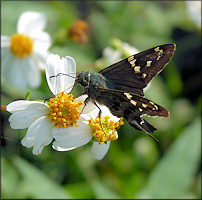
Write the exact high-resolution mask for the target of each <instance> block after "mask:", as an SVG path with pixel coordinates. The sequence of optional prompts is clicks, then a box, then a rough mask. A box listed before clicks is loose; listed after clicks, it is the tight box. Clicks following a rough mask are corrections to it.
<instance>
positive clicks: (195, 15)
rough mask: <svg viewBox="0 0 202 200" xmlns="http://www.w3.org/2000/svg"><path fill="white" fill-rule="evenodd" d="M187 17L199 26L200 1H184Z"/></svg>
mask: <svg viewBox="0 0 202 200" xmlns="http://www.w3.org/2000/svg"><path fill="white" fill-rule="evenodd" d="M186 5H187V11H188V14H189V17H190V19H191V20H193V22H194V23H195V24H196V25H197V26H198V27H200V28H201V1H186Z"/></svg>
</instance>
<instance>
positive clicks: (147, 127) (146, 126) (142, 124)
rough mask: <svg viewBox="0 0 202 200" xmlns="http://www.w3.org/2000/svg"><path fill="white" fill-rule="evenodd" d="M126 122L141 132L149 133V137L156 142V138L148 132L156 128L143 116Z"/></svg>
mask: <svg viewBox="0 0 202 200" xmlns="http://www.w3.org/2000/svg"><path fill="white" fill-rule="evenodd" d="M128 122H129V124H130V125H131V126H133V127H134V128H136V129H137V130H139V131H142V132H143V133H145V134H147V135H149V136H150V137H152V138H153V139H155V140H156V141H157V142H158V140H157V139H156V138H155V137H154V136H153V135H151V134H150V133H153V132H154V131H155V130H157V129H156V128H155V127H154V126H152V125H151V124H150V123H149V122H148V121H146V120H145V119H143V118H139V119H134V120H132V121H130V120H128Z"/></svg>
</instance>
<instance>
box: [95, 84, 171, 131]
mask: <svg viewBox="0 0 202 200" xmlns="http://www.w3.org/2000/svg"><path fill="white" fill-rule="evenodd" d="M95 100H96V101H97V102H98V103H99V104H104V105H105V106H107V107H108V108H109V110H110V111H111V113H112V114H113V115H115V116H117V117H124V118H125V119H126V120H127V121H128V122H129V123H130V125H131V126H133V127H135V128H136V129H138V130H140V131H143V132H144V130H143V129H145V130H146V131H148V132H149V133H153V131H154V130H156V128H155V127H153V126H152V125H151V124H150V123H149V122H147V121H146V120H145V119H144V118H142V116H143V115H145V114H146V115H149V116H160V117H168V116H169V112H168V111H167V110H166V109H164V108H162V107H161V106H159V105H157V104H156V103H154V102H152V101H150V100H148V99H145V98H143V97H141V96H138V95H136V94H133V93H127V92H122V91H119V90H111V89H103V88H97V98H96V99H95Z"/></svg>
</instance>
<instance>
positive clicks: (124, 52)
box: [96, 39, 139, 66]
mask: <svg viewBox="0 0 202 200" xmlns="http://www.w3.org/2000/svg"><path fill="white" fill-rule="evenodd" d="M111 43H112V45H111V46H107V47H105V48H104V50H103V55H102V58H100V59H98V60H97V61H96V65H97V66H103V65H106V66H107V65H112V64H114V63H116V62H118V61H120V60H122V59H124V58H126V57H128V56H130V55H134V54H136V53H138V52H139V51H138V50H137V49H136V48H135V47H133V46H131V45H129V44H128V43H126V42H122V41H121V40H119V39H112V42H111Z"/></svg>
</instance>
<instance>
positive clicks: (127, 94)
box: [124, 92, 133, 99]
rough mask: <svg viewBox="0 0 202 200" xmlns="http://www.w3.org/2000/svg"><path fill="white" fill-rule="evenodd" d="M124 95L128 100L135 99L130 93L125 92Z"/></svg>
mask: <svg viewBox="0 0 202 200" xmlns="http://www.w3.org/2000/svg"><path fill="white" fill-rule="evenodd" d="M124 95H125V96H126V97H127V98H128V99H131V97H133V96H132V95H130V94H129V93H127V92H125V93H124Z"/></svg>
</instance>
